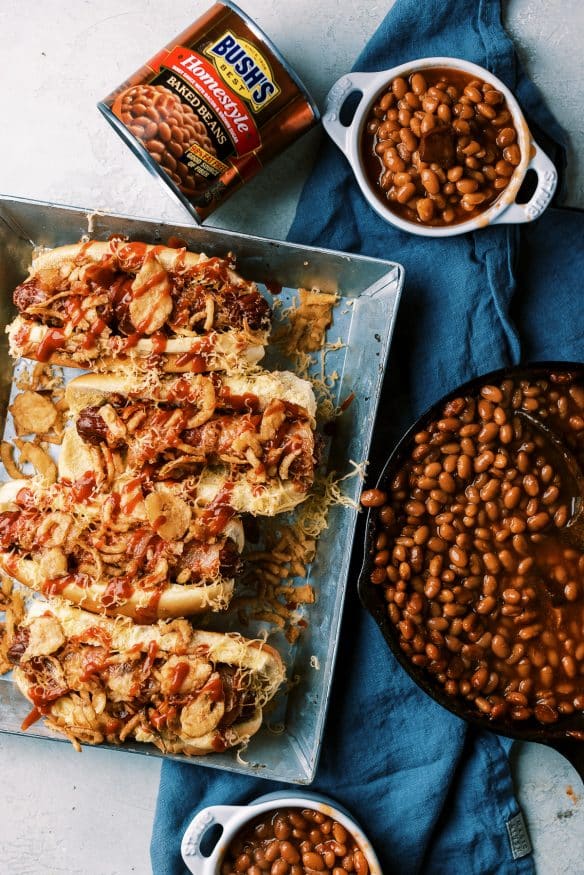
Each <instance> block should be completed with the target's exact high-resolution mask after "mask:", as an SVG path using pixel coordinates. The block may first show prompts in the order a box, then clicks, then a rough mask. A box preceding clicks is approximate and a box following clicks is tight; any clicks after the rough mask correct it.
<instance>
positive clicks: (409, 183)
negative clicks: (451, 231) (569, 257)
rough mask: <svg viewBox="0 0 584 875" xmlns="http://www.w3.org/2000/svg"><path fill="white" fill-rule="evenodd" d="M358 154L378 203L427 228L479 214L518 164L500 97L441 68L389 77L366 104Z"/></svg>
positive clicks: (486, 86) (468, 77)
mask: <svg viewBox="0 0 584 875" xmlns="http://www.w3.org/2000/svg"><path fill="white" fill-rule="evenodd" d="M361 151H362V155H363V160H364V164H365V170H366V174H367V177H368V179H369V182H370V184H371V186H372V188H373V190H374V192H375V193H376V194H377V195H378V197H379V198H380V200H381V201H382V203H383V204H384V206H386V207H388V208H389V209H390V210H392V212H394V213H396V214H397V215H399V216H401V218H404V219H408V220H409V221H411V222H417V223H419V224H423V225H433V226H436V225H453V224H456V223H458V222H465V221H467V220H468V219H471V218H473V217H475V216H477V215H479V214H480V213H481V212H483V211H484V210H485V209H487V208H488V207H489V206H490V205H491V204H492V203H493V202H494V201H495V200H496V199H497V198H498V197H499V195H500V194H501V193H502V192H503V191H504V190H505V188H506V187H507V185H508V184H509V182H510V179H511V176H512V175H513V172H514V170H515V168H516V167H517V166H518V165H519V164H520V162H521V151H520V148H519V145H518V143H517V131H516V129H515V126H514V124H513V118H512V116H511V113H510V111H509V109H508V107H507V104H506V101H505V97H504V95H503V94H502V93H501V92H500V91H498V90H497V89H496V88H494V86H492V85H490V84H489V83H488V82H483V81H482V80H480V79H477V78H475V77H474V76H472V75H470V74H469V73H466V72H464V71H462V70H452V69H445V68H432V69H427V70H423V71H421V72H417V73H412V74H411V75H410V76H409V78H408V79H405V78H404V77H402V76H398V77H396V78H395V79H393V80H392V81H391V82H389V83H388V85H387V87H386V88H385V89H384V91H383V92H382V93H381V94H380V95H379V97H378V98H377V100H376V101H375V103H374V104H373V106H372V108H371V111H370V113H369V116H368V118H367V122H366V125H365V128H364V133H363V139H362V144H361Z"/></svg>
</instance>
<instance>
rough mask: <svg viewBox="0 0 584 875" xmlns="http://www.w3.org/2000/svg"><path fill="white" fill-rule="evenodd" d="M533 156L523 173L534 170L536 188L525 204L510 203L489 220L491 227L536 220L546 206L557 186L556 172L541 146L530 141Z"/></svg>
mask: <svg viewBox="0 0 584 875" xmlns="http://www.w3.org/2000/svg"><path fill="white" fill-rule="evenodd" d="M531 148H532V149H533V155H532V157H531V160H530V162H529V164H528V165H527V167H526V170H525V172H526V173H527V172H528V171H529V170H535V172H536V173H537V187H536V189H535V191H534V192H533V194H532V196H531V198H530V199H529V200H528V201H527V203H526V204H517V203H512V204H510V206H508V207H507V209H506V210H502V211H501V212H500V213H499V214H498V215H497V216H495V218H493V219H492V220H491V224H492V225H497V224H501V225H507V224H518V223H520V222H533V220H534V219H538V218H539V217H540V216H541V214H542V213H543V211H544V210H545V208H546V207H547V206H548V204H549V202H550V201H551V199H552V197H553V196H554V192H555V190H556V186H557V184H558V171H557V170H556V168H555V166H554V164H553V162H552V161H551V160H550V159H549V158H548V156H547V155H546V154H545V152H544V151H543V149H542V148H541V146H538V144H537V143H536V142H535V140H532V141H531Z"/></svg>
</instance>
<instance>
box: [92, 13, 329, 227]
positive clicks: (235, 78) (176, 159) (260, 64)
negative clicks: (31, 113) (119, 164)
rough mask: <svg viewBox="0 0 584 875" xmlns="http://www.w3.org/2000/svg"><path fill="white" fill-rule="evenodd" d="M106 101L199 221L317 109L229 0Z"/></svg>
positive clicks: (114, 120)
mask: <svg viewBox="0 0 584 875" xmlns="http://www.w3.org/2000/svg"><path fill="white" fill-rule="evenodd" d="M99 108H100V110H101V111H102V113H103V114H104V115H105V116H106V118H107V119H108V121H109V122H110V123H111V124H112V125H113V126H114V127H115V129H116V130H117V131H118V133H120V134H121V135H122V136H123V137H124V139H125V140H126V141H127V142H128V143H129V144H130V145H131V146H132V148H133V150H134V151H135V152H136V153H137V154H138V155H139V156H140V157H141V159H142V160H143V161H144V162H145V163H147V165H148V166H149V167H150V168H151V169H153V170H155V171H156V172H157V173H159V174H160V175H161V176H162V178H163V179H164V181H165V182H167V183H168V185H169V186H170V187H171V188H172V189H173V191H174V192H175V194H177V195H178V196H179V198H180V200H181V201H182V203H183V204H184V205H185V206H187V207H188V208H189V210H190V212H191V213H192V214H193V215H194V216H195V218H197V220H199V221H202V220H203V219H205V218H206V217H207V216H208V215H209V214H210V213H211V212H213V210H214V209H216V208H217V207H218V206H219V204H221V203H223V201H224V200H226V199H227V198H228V197H229V196H230V195H231V194H233V192H234V191H236V190H237V189H238V188H240V187H241V186H242V185H243V183H245V182H247V180H249V179H251V178H252V177H253V176H255V174H256V173H257V172H258V171H259V170H260V169H261V167H262V166H263V165H264V164H265V163H266V162H267V161H269V160H270V159H271V158H273V157H274V156H276V155H278V154H279V153H280V152H282V151H283V150H284V149H285V148H286V147H287V146H289V145H290V144H291V143H293V142H294V141H295V140H296V139H298V137H299V136H300V135H301V134H303V133H304V132H305V131H307V130H308V129H309V128H311V127H312V126H313V125H314V124H315V123H316V122H317V121H318V118H319V116H318V110H317V108H316V105H315V104H314V102H313V101H312V100H311V98H310V96H309V95H308V93H307V91H306V90H305V88H304V86H303V85H302V83H301V82H300V80H299V79H298V77H297V76H296V74H295V73H294V72H293V70H292V69H291V68H290V67H289V66H288V64H287V63H286V61H285V60H284V59H283V58H282V56H281V55H280V53H279V52H278V50H277V49H276V48H275V46H274V45H273V44H272V43H271V42H270V41H269V40H268V38H267V37H266V36H265V35H264V34H263V33H262V32H261V31H260V30H259V28H258V27H257V26H256V25H255V24H254V23H253V21H252V20H251V19H250V18H249V17H248V16H247V15H246V14H245V13H244V12H242V11H241V10H240V9H238V8H237V6H235V5H234V4H232V3H231V2H230V0H222V2H221V3H216V4H215V5H214V6H213V7H212V8H211V9H209V11H208V12H206V13H205V14H204V15H203V16H202V17H201V18H199V19H198V20H197V21H195V22H194V24H192V25H191V27H189V28H187V30H185V31H183V33H181V34H180V35H179V36H178V37H176V39H174V40H173V41H172V42H170V43H169V44H168V45H167V46H165V47H164V49H162V50H161V51H160V52H158V54H157V55H155V57H154V58H152V59H151V60H150V61H148V63H147V64H146V65H145V66H144V67H142V68H141V69H140V70H138V71H137V72H136V73H135V74H134V75H133V76H131V77H130V78H129V79H128V80H127V81H126V82H124V83H123V84H122V85H121V86H120V87H119V88H117V89H116V91H114V92H113V94H110V95H109V97H107V98H105V100H104V101H102V102H101V103H100V104H99Z"/></svg>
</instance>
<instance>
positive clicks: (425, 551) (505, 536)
mask: <svg viewBox="0 0 584 875" xmlns="http://www.w3.org/2000/svg"><path fill="white" fill-rule="evenodd" d="M519 411H525V412H527V413H529V414H530V415H531V416H534V417H536V418H539V419H540V420H541V421H542V422H545V423H546V424H547V425H548V427H549V428H551V429H552V430H553V432H554V433H555V434H556V435H558V436H559V437H560V438H561V439H562V441H563V443H564V445H565V446H566V448H567V449H568V450H569V451H570V452H571V453H572V454H573V456H574V457H575V459H576V460H577V461H578V463H579V465H580V466H581V467H582V466H584V385H583V384H582V382H580V381H579V380H578V378H577V377H576V376H575V375H573V374H569V373H562V374H549V375H548V377H547V378H546V379H535V378H533V379H521V378H515V379H505V380H503V381H502V382H500V383H498V384H497V385H483V386H482V387H481V388H480V390H478V391H477V392H476V393H475V394H473V395H467V396H461V397H459V398H454V399H453V400H451V401H448V402H447V403H446V404H445V405H444V407H443V409H442V411H441V416H440V418H437V419H435V420H434V421H432V422H430V423H428V424H427V425H426V427H425V428H423V429H422V430H420V431H419V432H418V433H417V434H416V435H415V436H414V438H413V441H412V444H411V447H410V450H409V454H408V457H407V459H406V461H405V463H404V464H403V465H402V467H401V468H400V469H399V470H398V472H397V474H396V475H395V476H394V478H393V480H392V482H391V483H389V484H388V486H387V489H386V491H384V490H381V489H378V490H376V494H375V496H374V498H375V501H374V503H373V505H372V506H373V507H375V508H376V510H375V511H374V512H375V514H376V536H375V540H374V557H373V558H374V563H373V570H372V572H371V578H370V579H371V584H372V585H374V586H382V587H383V590H384V595H385V601H386V604H387V613H388V616H389V619H390V621H391V623H392V624H393V625H394V626H395V628H396V630H397V634H398V636H399V644H400V647H401V648H402V650H403V651H404V653H405V654H407V656H408V657H409V658H410V659H411V661H412V662H413V663H414V664H415V665H416V666H418V667H419V668H421V669H422V670H424V671H427V672H428V673H429V674H430V675H431V676H433V678H434V679H435V682H437V683H438V684H439V685H440V686H441V687H442V688H443V689H444V691H445V692H446V693H447V694H449V695H451V696H453V697H462V698H463V699H465V700H467V702H470V703H471V704H472V706H473V707H474V708H475V709H476V710H477V711H478V712H480V713H481V714H483V715H486V716H488V717H490V718H491V719H493V720H508V721H511V722H516V723H522V724H524V723H525V722H526V721H527V722H529V723H531V725H538V724H553V723H555V722H556V721H558V720H559V719H560V718H561V716H563V715H571V714H574V713H582V712H584V552H582V551H581V550H580V549H578V548H577V547H575V546H573V544H572V543H570V542H569V541H568V540H567V539H566V537H565V529H566V524H567V523H568V522H569V520H570V517H571V514H572V511H571V504H570V499H571V498H572V497H573V495H574V484H573V482H572V483H569V482H567V475H566V472H565V470H563V469H561V466H560V464H559V463H558V459H557V456H555V455H554V452H553V449H552V448H551V445H550V443H549V442H548V439H547V438H546V436H545V435H544V434H542V433H541V432H540V431H539V429H537V428H535V427H534V426H533V425H531V424H530V423H529V421H528V420H526V419H525V418H523V417H522V416H521V415H518V413H519ZM378 493H380V494H378Z"/></svg>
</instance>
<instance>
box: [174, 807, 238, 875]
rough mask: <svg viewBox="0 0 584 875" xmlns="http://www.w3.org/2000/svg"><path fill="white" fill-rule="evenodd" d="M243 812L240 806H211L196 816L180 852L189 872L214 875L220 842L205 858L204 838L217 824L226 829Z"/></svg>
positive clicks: (197, 874) (190, 824) (186, 833)
mask: <svg viewBox="0 0 584 875" xmlns="http://www.w3.org/2000/svg"><path fill="white" fill-rule="evenodd" d="M241 810H242V809H241V806H240V805H210V806H209V807H208V808H203V810H202V811H199V813H198V814H195V816H194V817H193V819H192V820H191V822H190V823H189V825H188V826H187V828H186V830H185V834H184V835H183V837H182V841H181V844H180V852H181V855H182V858H183V860H184V863H185V866H186V867H187V869H188V870H189V872H192V873H193V875H206V873H207V872H208V875H214V873H215V871H216V866H215V863H216V862H217V861H216V860H215V855H216V852H217V848H218V844H219V842H217V844H216V845H215V848H214V849H213V851H212V853H211V854H210V855H209V856H207V857H205V856H204V855H203V854H202V853H201V841H202V839H203V836H204V835H205V833H206V832H207V830H208V829H210V828H211V827H212V826H215V825H216V824H219V826H222V827H223V828H225V827H226V826H227V825H228V824H229V823H231V821H232V820H233V818H234V817H237V816H238V815H240V814H241ZM205 864H207V866H205ZM207 867H209V868H207Z"/></svg>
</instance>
